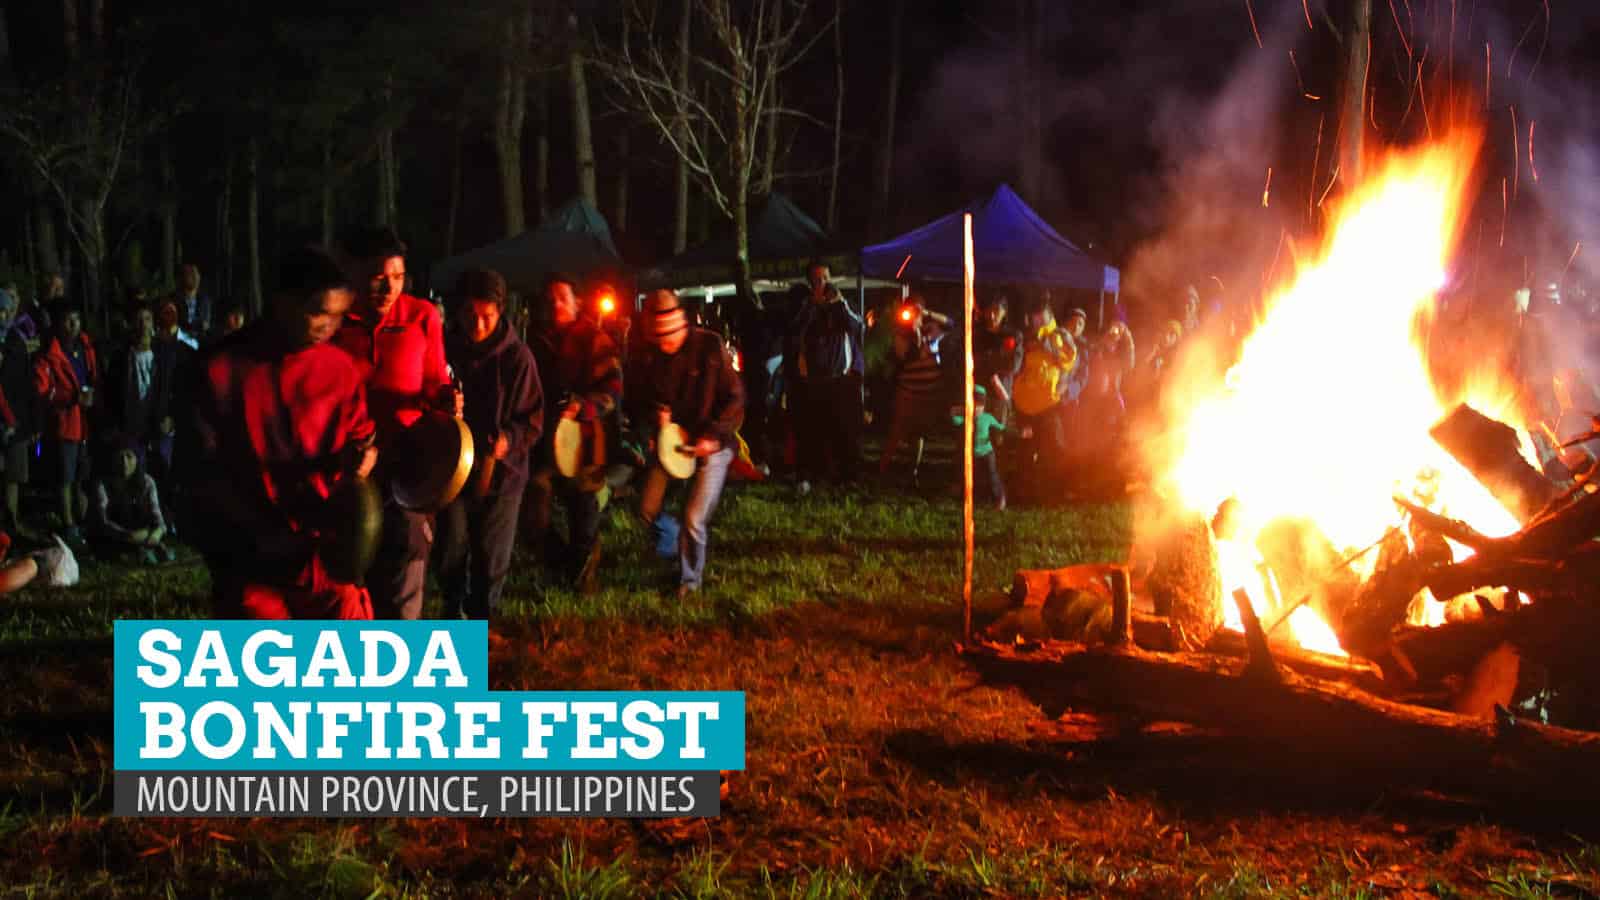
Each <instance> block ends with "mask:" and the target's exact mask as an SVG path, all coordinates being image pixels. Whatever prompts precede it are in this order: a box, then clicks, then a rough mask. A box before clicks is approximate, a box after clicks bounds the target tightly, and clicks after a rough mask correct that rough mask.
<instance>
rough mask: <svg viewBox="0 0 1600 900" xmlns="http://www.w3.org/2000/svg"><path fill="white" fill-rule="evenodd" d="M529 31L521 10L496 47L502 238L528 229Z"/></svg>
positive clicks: (496, 139)
mask: <svg viewBox="0 0 1600 900" xmlns="http://www.w3.org/2000/svg"><path fill="white" fill-rule="evenodd" d="M532 31H533V12H532V11H531V10H528V11H524V12H522V13H521V14H519V15H517V16H515V17H513V18H508V19H507V20H506V22H505V26H504V34H503V36H502V40H501V45H500V83H499V87H498V89H497V90H496V92H495V116H494V151H495V161H496V162H497V163H498V164H499V168H500V209H501V213H502V216H503V221H504V222H505V236H506V237H511V236H513V235H518V234H521V233H522V232H524V231H526V230H527V227H528V225H527V209H526V207H525V206H524V203H525V201H524V197H523V190H522V127H523V120H524V118H525V117H526V116H527V112H528V76H527V73H526V72H525V71H524V68H523V63H524V60H525V58H526V56H527V54H528V50H529V47H528V42H529V40H531V36H532ZM458 143H459V142H458ZM452 190H454V188H452Z"/></svg>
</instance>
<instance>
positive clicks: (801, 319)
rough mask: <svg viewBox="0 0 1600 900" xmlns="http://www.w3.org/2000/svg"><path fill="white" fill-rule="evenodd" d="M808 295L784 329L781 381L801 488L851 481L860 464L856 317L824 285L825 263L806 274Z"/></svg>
mask: <svg viewBox="0 0 1600 900" xmlns="http://www.w3.org/2000/svg"><path fill="white" fill-rule="evenodd" d="M807 276H808V279H809V281H810V283H811V299H810V301H809V302H807V303H806V304H805V306H804V307H803V308H802V309H801V310H800V314H799V315H798V316H796V317H795V320H794V323H793V324H792V325H791V326H790V327H789V334H788V341H787V348H786V351H785V353H784V380H785V383H786V384H787V385H788V389H789V409H790V412H791V415H792V416H793V417H794V425H795V433H796V437H797V438H798V442H799V457H800V471H801V477H802V479H803V480H802V482H801V490H802V491H805V490H807V489H809V487H810V481H811V480H812V479H822V478H827V479H832V480H836V481H840V482H849V481H852V480H854V478H855V476H856V470H857V469H858V468H859V467H860V465H861V425H862V410H861V377H862V373H863V372H864V371H865V368H864V360H863V359H862V347H861V341H862V336H863V333H864V330H865V329H864V328H863V326H862V324H861V318H860V317H859V316H857V315H856V314H855V312H854V311H852V310H851V309H850V307H849V306H848V305H847V304H846V303H845V302H844V299H843V298H842V297H841V295H840V294H839V291H838V290H837V289H836V288H834V287H833V285H831V284H829V283H828V267H827V266H824V265H820V264H816V265H812V266H811V268H810V269H809V270H808V273H807Z"/></svg>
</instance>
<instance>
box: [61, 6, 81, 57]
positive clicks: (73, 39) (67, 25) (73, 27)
mask: <svg viewBox="0 0 1600 900" xmlns="http://www.w3.org/2000/svg"><path fill="white" fill-rule="evenodd" d="M61 50H62V52H63V53H65V54H66V57H67V62H73V61H75V60H77V58H78V0H61Z"/></svg>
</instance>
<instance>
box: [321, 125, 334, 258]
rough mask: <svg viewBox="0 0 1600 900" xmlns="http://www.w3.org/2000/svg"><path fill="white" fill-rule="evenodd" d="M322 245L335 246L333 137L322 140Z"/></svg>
mask: <svg viewBox="0 0 1600 900" xmlns="http://www.w3.org/2000/svg"><path fill="white" fill-rule="evenodd" d="M321 206H322V210H321V212H322V246H324V247H332V246H333V226H334V197H333V139H332V138H326V139H324V140H323V142H322V204H321Z"/></svg>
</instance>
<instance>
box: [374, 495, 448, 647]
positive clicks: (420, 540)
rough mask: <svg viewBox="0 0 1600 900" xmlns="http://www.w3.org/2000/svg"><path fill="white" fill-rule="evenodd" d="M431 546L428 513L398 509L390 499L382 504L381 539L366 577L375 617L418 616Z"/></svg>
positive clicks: (398, 617) (431, 529)
mask: <svg viewBox="0 0 1600 900" xmlns="http://www.w3.org/2000/svg"><path fill="white" fill-rule="evenodd" d="M432 547H433V521H432V517H431V516H429V515H428V514H427V513H420V512H413V511H411V510H408V509H402V508H400V506H398V505H397V504H395V502H394V501H393V500H390V501H389V502H388V503H387V504H385V505H384V507H383V540H382V542H381V543H380V544H379V545H378V555H377V557H376V558H375V559H373V561H372V568H371V569H370V570H369V571H368V572H367V579H366V581H367V589H368V590H369V591H371V593H372V611H373V614H374V615H375V616H376V617H377V618H379V619H416V618H418V617H420V616H421V615H422V600H423V588H424V586H425V585H426V583H427V579H428V551H429V550H430V549H431V548H432Z"/></svg>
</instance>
